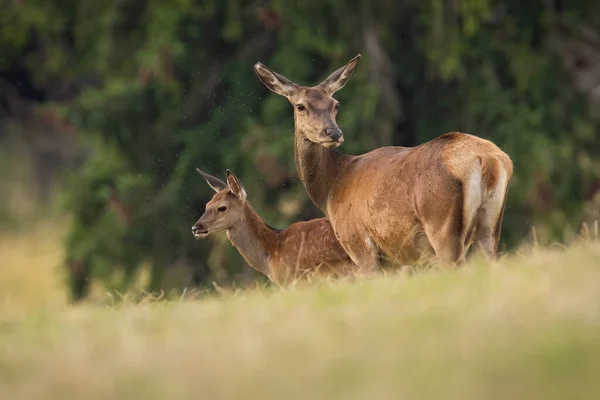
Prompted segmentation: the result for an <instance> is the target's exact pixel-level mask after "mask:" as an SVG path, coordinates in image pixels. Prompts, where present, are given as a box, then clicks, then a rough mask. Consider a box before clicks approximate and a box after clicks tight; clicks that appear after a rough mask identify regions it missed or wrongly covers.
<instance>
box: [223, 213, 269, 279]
mask: <svg viewBox="0 0 600 400" xmlns="http://www.w3.org/2000/svg"><path fill="white" fill-rule="evenodd" d="M227 238H228V239H229V241H230V242H231V244H233V245H234V246H235V247H236V248H237V249H238V251H239V252H240V254H241V255H242V257H244V259H245V260H246V261H247V262H248V264H250V266H251V267H252V268H254V269H256V270H258V271H260V272H262V273H263V274H265V275H267V276H268V277H269V278H271V276H272V273H273V271H272V270H271V267H270V265H269V263H270V259H271V254H272V252H273V249H275V248H276V247H277V245H278V241H279V233H278V231H276V230H274V229H273V228H271V227H269V226H268V225H267V224H266V223H265V222H264V221H263V220H262V218H260V216H259V215H258V214H257V213H256V211H254V209H253V208H252V207H251V206H250V205H249V204H247V203H246V205H244V215H243V217H242V219H241V220H240V221H239V223H237V224H236V225H235V226H234V227H232V228H230V229H228V230H227Z"/></svg>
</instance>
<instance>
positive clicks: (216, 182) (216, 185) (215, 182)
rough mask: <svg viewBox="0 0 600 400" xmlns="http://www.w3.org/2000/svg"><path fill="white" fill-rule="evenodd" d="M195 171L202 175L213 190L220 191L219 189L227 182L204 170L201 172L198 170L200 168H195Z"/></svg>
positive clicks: (224, 186) (223, 187)
mask: <svg viewBox="0 0 600 400" xmlns="http://www.w3.org/2000/svg"><path fill="white" fill-rule="evenodd" d="M196 171H198V173H199V174H200V175H202V177H204V179H205V180H206V183H208V186H210V187H211V188H213V190H214V191H215V192H220V191H221V190H223V189H226V188H227V184H226V183H225V182H223V181H222V180H220V179H219V178H216V177H214V176H212V175H209V174H207V173H206V172H203V171H202V170H200V168H196Z"/></svg>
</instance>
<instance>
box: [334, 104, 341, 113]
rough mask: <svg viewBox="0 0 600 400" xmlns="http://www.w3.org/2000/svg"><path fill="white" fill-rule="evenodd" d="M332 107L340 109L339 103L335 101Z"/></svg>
mask: <svg viewBox="0 0 600 400" xmlns="http://www.w3.org/2000/svg"><path fill="white" fill-rule="evenodd" d="M333 108H334V109H335V111H337V110H339V109H340V103H335V106H333Z"/></svg>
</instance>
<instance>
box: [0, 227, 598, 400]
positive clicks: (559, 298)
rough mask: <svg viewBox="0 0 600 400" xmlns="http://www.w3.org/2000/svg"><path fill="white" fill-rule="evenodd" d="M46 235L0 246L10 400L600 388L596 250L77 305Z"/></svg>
mask: <svg viewBox="0 0 600 400" xmlns="http://www.w3.org/2000/svg"><path fill="white" fill-rule="evenodd" d="M47 239H48V236H47V235H44V234H43V233H41V234H40V236H39V237H38V238H36V240H35V243H36V246H35V247H33V248H32V247H31V246H23V245H21V244H19V242H18V241H15V242H11V239H10V238H3V239H2V245H1V246H0V257H2V262H3V268H2V270H0V285H1V291H2V298H3V305H2V311H3V313H2V317H1V319H0V398H2V399H11V400H21V399H42V398H43V399H67V398H69V399H76V398H85V399H102V400H106V399H144V400H148V399H198V398H205V399H225V398H244V399H254V398H256V399H288V398H291V399H294V398H298V399H333V398H343V399H398V398H418V399H440V398H443V399H507V398H527V399H576V398H577V399H584V398H589V399H595V398H599V397H600V380H599V379H598V376H600V339H599V338H600V246H598V245H597V244H580V245H577V246H574V247H572V248H570V249H568V250H566V251H563V250H559V249H556V250H553V251H535V252H533V253H532V254H530V255H527V256H514V257H512V258H509V259H507V260H503V261H502V262H500V263H499V264H496V265H493V266H490V265H484V264H474V265H471V266H469V267H468V268H464V269H462V270H458V271H446V272H439V271H432V272H426V273H419V274H416V275H414V276H412V277H410V278H407V277H403V276H401V275H394V276H387V277H381V278H377V279H368V280H367V279H364V280H358V281H356V282H339V283H329V284H328V283H318V284H301V285H298V286H296V287H294V288H292V289H289V290H266V289H259V290H255V291H247V292H241V293H237V294H224V295H218V296H215V297H211V298H206V299H204V300H194V301H189V300H185V301H171V302H159V303H154V304H145V305H140V304H138V305H133V304H125V305H121V306H116V307H102V306H98V305H90V304H88V305H82V306H78V307H68V306H66V305H65V303H64V295H63V292H62V287H61V285H60V284H59V282H60V281H59V280H57V276H56V275H55V273H54V272H53V269H52V267H53V266H54V265H55V263H56V261H57V260H59V259H60V251H58V250H56V248H54V249H52V246H51V245H50V243H51V242H49V241H48V240H47ZM44 243H48V245H47V246H48V247H45V246H46V245H44ZM55 244H56V243H55ZM11 252H14V254H12V255H11ZM28 256H33V258H27V257H28ZM6 257H8V264H5V263H6ZM26 260H27V262H26V263H25V264H28V265H30V267H29V268H31V269H30V270H29V273H27V274H25V275H27V277H26V278H21V277H19V273H18V272H15V271H18V270H19V269H18V268H19V264H20V263H24V262H25V261H26ZM34 265H36V267H33V266H34ZM11 266H12V268H11ZM21 271H22V270H21ZM34 277H35V278H34ZM48 304H51V305H53V306H52V307H48ZM14 307H16V308H17V309H18V310H20V312H11V311H13V308H14Z"/></svg>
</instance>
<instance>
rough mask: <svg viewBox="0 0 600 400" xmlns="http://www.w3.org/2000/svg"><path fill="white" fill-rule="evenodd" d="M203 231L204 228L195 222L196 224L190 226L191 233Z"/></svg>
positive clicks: (195, 233)
mask: <svg viewBox="0 0 600 400" xmlns="http://www.w3.org/2000/svg"><path fill="white" fill-rule="evenodd" d="M205 231H206V229H204V227H203V226H202V224H196V225H194V226H192V233H193V234H194V235H197V234H199V233H202V232H205Z"/></svg>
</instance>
